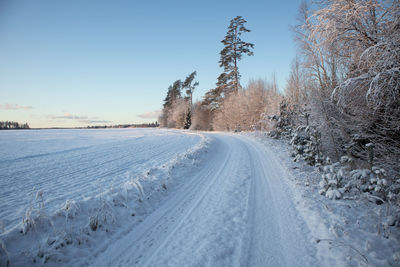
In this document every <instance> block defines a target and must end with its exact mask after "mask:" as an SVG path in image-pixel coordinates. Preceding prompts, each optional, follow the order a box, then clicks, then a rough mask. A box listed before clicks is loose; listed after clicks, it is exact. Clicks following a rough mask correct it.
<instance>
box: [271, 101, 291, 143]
mask: <svg viewBox="0 0 400 267" xmlns="http://www.w3.org/2000/svg"><path fill="white" fill-rule="evenodd" d="M296 115H297V114H296V112H295V111H294V109H293V108H291V106H290V105H289V103H288V101H287V100H285V99H284V100H282V102H281V103H280V104H279V115H272V116H269V119H270V120H271V121H274V122H275V125H274V130H272V131H270V133H269V135H270V136H271V137H272V138H281V137H283V138H290V136H291V133H292V130H293V127H294V117H295V116H296Z"/></svg>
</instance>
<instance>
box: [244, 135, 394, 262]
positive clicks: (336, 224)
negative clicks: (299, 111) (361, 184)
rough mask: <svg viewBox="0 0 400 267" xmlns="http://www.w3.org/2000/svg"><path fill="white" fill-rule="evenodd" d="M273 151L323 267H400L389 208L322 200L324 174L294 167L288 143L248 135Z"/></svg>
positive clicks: (304, 166)
mask: <svg viewBox="0 0 400 267" xmlns="http://www.w3.org/2000/svg"><path fill="white" fill-rule="evenodd" d="M244 135H246V136H251V137H254V138H255V139H257V140H258V141H259V142H260V143H262V144H264V145H265V146H267V147H268V149H270V150H272V151H273V152H274V153H275V155H276V157H277V159H278V160H279V161H280V163H281V164H282V165H284V166H286V167H287V168H286V169H287V172H288V175H287V177H286V178H287V179H286V180H287V182H288V185H289V186H290V187H291V189H292V194H293V196H294V198H295V199H296V203H297V209H298V211H299V212H300V214H301V215H302V217H303V218H304V220H305V222H306V223H307V225H308V227H309V229H310V231H311V233H312V235H313V240H312V241H313V242H314V243H315V244H316V247H317V251H318V254H317V255H318V257H319V260H320V262H324V263H326V265H328V266H329V265H332V264H335V262H336V263H337V262H341V263H342V265H343V266H400V242H399V241H400V229H399V227H387V225H385V217H386V216H387V214H389V213H390V210H389V209H390V206H389V205H388V204H387V203H384V204H382V205H377V204H376V203H375V201H373V202H372V201H371V199H369V198H366V197H362V196H360V197H354V199H347V200H344V199H340V200H330V199H328V198H326V197H324V196H321V195H320V194H319V193H318V191H319V189H320V187H319V182H320V180H321V173H319V172H318V170H317V169H316V168H314V167H311V166H309V165H307V164H306V163H305V162H303V161H300V162H294V161H293V160H292V158H291V157H290V147H289V145H288V144H287V143H286V142H285V141H284V140H275V139H271V138H269V137H268V136H266V134H265V133H260V132H256V133H244Z"/></svg>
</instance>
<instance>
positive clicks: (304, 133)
mask: <svg viewBox="0 0 400 267" xmlns="http://www.w3.org/2000/svg"><path fill="white" fill-rule="evenodd" d="M290 145H291V146H292V157H294V161H299V160H300V159H303V160H304V161H306V162H307V163H308V164H309V165H311V166H314V165H317V166H318V165H320V164H321V162H322V160H323V156H322V153H321V151H320V145H321V133H320V132H319V131H318V130H317V128H316V127H315V126H299V127H297V128H296V130H295V131H293V132H292V135H291V140H290Z"/></svg>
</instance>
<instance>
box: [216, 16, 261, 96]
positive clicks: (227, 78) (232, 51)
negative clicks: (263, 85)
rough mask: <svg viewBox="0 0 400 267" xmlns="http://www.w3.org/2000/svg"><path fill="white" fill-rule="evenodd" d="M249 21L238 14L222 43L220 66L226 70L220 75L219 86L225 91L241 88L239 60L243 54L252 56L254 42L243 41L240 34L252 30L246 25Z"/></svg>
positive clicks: (227, 92)
mask: <svg viewBox="0 0 400 267" xmlns="http://www.w3.org/2000/svg"><path fill="white" fill-rule="evenodd" d="M246 22H247V21H246V20H245V19H243V18H242V16H237V17H236V18H234V19H232V20H231V23H230V25H229V27H228V32H227V33H226V36H225V38H224V40H222V41H221V43H223V44H224V49H222V51H221V52H220V55H221V58H220V60H219V66H220V67H222V68H224V72H223V73H222V74H221V75H220V76H219V77H218V83H217V87H221V89H222V90H220V91H222V92H223V93H225V94H229V93H231V92H237V91H238V90H239V88H240V83H239V79H240V74H239V68H238V62H239V61H240V60H241V59H242V55H243V54H246V55H248V56H252V55H253V52H252V51H251V50H252V49H253V48H254V44H252V43H247V42H244V41H242V39H241V38H240V36H241V35H242V34H243V33H245V32H250V30H249V29H247V28H245V27H244V24H245V23H246Z"/></svg>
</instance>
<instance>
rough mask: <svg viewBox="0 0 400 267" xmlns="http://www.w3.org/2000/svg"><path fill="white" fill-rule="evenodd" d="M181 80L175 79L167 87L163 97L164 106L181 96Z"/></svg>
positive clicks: (167, 106)
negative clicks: (165, 94)
mask: <svg viewBox="0 0 400 267" xmlns="http://www.w3.org/2000/svg"><path fill="white" fill-rule="evenodd" d="M181 90H182V82H181V80H176V81H175V82H174V83H173V84H172V85H171V86H169V87H168V92H167V96H166V97H165V99H164V108H169V107H171V106H172V103H173V102H175V101H176V100H177V99H179V98H181Z"/></svg>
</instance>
